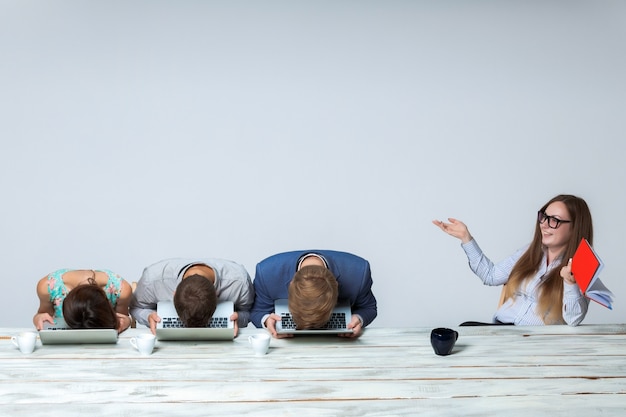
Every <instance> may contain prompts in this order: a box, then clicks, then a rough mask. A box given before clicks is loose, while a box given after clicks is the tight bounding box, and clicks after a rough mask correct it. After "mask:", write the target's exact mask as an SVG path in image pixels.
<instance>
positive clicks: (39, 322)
mask: <svg viewBox="0 0 626 417" xmlns="http://www.w3.org/2000/svg"><path fill="white" fill-rule="evenodd" d="M46 322H48V323H50V324H54V318H53V317H52V316H51V315H50V314H49V313H38V314H35V317H33V324H34V325H35V328H36V329H37V330H41V329H43V326H44V323H46Z"/></svg>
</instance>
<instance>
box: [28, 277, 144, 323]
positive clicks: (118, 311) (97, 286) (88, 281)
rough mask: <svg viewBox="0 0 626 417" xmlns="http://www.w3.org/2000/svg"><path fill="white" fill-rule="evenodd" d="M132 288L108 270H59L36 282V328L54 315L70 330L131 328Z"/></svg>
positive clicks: (34, 318)
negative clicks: (37, 302)
mask: <svg viewBox="0 0 626 417" xmlns="http://www.w3.org/2000/svg"><path fill="white" fill-rule="evenodd" d="M131 295H132V288H131V286H130V284H128V282H126V281H125V280H124V279H123V278H122V277H120V276H119V275H117V274H116V273H114V272H111V271H108V270H84V269H81V270H71V269H60V270H58V271H55V272H52V273H51V274H49V275H47V276H45V277H43V278H42V279H40V280H39V282H38V283H37V296H38V297H39V309H38V310H37V314H35V316H34V317H33V323H34V324H35V327H36V328H37V330H41V329H43V328H44V326H45V324H46V323H49V324H54V323H55V318H62V319H64V321H65V323H66V324H67V326H68V327H70V328H73V329H117V331H118V333H121V332H123V331H124V330H126V329H128V328H129V327H130V323H131V321H130V317H129V312H128V305H129V304H130V298H131Z"/></svg>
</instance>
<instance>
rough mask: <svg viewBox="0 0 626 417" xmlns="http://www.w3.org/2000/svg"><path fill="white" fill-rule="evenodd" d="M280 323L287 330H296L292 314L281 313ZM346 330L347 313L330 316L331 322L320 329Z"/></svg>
mask: <svg viewBox="0 0 626 417" xmlns="http://www.w3.org/2000/svg"><path fill="white" fill-rule="evenodd" d="M280 323H281V327H282V328H283V329H285V330H287V329H288V330H295V328H296V323H294V321H293V318H292V317H291V314H289V313H281V315H280ZM345 328H346V314H345V313H332V314H331V315H330V320H328V323H326V324H325V325H324V326H323V327H320V328H319V330H335V329H345Z"/></svg>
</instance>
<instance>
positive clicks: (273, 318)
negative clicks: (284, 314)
mask: <svg viewBox="0 0 626 417" xmlns="http://www.w3.org/2000/svg"><path fill="white" fill-rule="evenodd" d="M279 320H280V316H279V315H278V314H274V313H272V314H270V315H269V317H268V318H267V320H265V328H266V329H267V330H268V331H269V332H270V334H271V335H272V337H274V338H275V339H283V338H286V337H293V334H285V333H281V334H278V332H277V331H276V322H277V321H279Z"/></svg>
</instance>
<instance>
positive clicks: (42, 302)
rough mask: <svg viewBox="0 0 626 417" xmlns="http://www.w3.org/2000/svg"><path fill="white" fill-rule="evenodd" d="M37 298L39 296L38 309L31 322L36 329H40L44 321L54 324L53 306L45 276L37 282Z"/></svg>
mask: <svg viewBox="0 0 626 417" xmlns="http://www.w3.org/2000/svg"><path fill="white" fill-rule="evenodd" d="M37 298H39V309H38V310H37V313H36V314H35V316H34V317H33V324H34V325H35V328H36V329H37V330H41V329H43V326H44V323H45V322H48V323H50V324H54V306H53V305H52V302H51V301H50V293H49V292H48V277H47V276H46V277H43V278H42V279H40V280H39V282H38V283H37Z"/></svg>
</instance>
